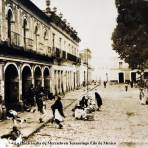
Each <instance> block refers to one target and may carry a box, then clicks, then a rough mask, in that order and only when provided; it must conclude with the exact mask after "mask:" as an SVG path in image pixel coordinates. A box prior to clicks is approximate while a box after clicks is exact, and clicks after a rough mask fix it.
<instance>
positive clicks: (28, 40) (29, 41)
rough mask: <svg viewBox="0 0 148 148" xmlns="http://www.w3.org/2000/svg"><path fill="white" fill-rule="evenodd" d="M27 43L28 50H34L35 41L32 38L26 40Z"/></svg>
mask: <svg viewBox="0 0 148 148" xmlns="http://www.w3.org/2000/svg"><path fill="white" fill-rule="evenodd" d="M25 42H26V49H33V40H32V39H30V38H26V39H25Z"/></svg>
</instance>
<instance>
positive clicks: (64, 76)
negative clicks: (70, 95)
mask: <svg viewBox="0 0 148 148" xmlns="http://www.w3.org/2000/svg"><path fill="white" fill-rule="evenodd" d="M79 42H80V39H79V37H78V35H77V32H76V31H75V30H74V29H73V28H71V27H70V26H69V25H68V24H67V23H66V21H65V19H62V15H57V14H56V9H54V10H51V9H50V1H49V0H47V9H46V11H45V12H43V11H41V10H40V9H39V8H38V7H37V6H36V5H35V4H34V3H32V2H31V1H30V0H0V95H1V96H2V99H3V100H4V102H5V105H6V108H7V107H8V108H10V107H12V106H15V105H16V104H18V103H19V102H21V101H22V99H24V97H25V94H26V91H27V89H28V87H29V86H30V85H31V84H33V85H34V87H36V86H37V85H38V84H40V85H41V86H43V87H45V88H46V89H48V91H49V92H50V93H53V94H59V93H64V92H66V91H70V90H73V89H75V88H77V87H79V85H80V72H79V66H80V58H79V51H78V46H79Z"/></svg>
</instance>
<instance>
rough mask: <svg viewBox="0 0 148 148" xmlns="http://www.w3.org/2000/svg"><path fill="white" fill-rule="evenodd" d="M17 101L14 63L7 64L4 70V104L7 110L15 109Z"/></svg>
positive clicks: (16, 75)
mask: <svg viewBox="0 0 148 148" xmlns="http://www.w3.org/2000/svg"><path fill="white" fill-rule="evenodd" d="M18 101H19V78H18V71H17V69H16V67H15V66H14V65H12V64H11V65H9V66H8V67H7V68H6V71H5V106H6V108H7V110H9V109H16V107H17V104H18Z"/></svg>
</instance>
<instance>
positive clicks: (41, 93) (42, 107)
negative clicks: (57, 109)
mask: <svg viewBox="0 0 148 148" xmlns="http://www.w3.org/2000/svg"><path fill="white" fill-rule="evenodd" d="M44 96H45V94H44V90H43V88H42V87H40V89H39V88H38V89H37V92H36V104H37V110H38V111H39V113H40V115H41V116H40V118H39V121H40V123H42V122H43V118H44V116H45V113H46V111H45V108H46V105H45V104H44V102H43V97H44Z"/></svg>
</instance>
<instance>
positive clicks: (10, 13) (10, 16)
mask: <svg viewBox="0 0 148 148" xmlns="http://www.w3.org/2000/svg"><path fill="white" fill-rule="evenodd" d="M6 18H7V36H8V40H9V42H11V38H12V37H11V32H12V23H13V11H12V9H11V8H9V9H8V10H7V15H6Z"/></svg>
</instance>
